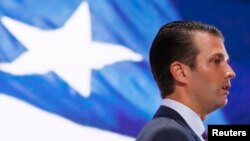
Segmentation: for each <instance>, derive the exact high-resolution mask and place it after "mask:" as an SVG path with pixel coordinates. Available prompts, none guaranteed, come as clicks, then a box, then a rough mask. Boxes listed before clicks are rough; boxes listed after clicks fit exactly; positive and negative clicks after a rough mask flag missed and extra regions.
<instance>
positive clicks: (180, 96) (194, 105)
mask: <svg viewBox="0 0 250 141" xmlns="http://www.w3.org/2000/svg"><path fill="white" fill-rule="evenodd" d="M166 98H169V99H173V100H175V101H178V102H180V103H182V104H184V105H186V106H187V107H189V108H190V109H192V110H193V111H194V112H195V113H196V114H197V115H199V117H200V118H201V120H202V121H204V120H205V118H206V116H207V113H206V112H204V110H203V109H202V106H201V105H199V102H197V100H193V99H192V98H191V97H190V96H189V95H188V93H185V92H181V91H177V90H175V92H174V93H172V94H170V95H169V96H166Z"/></svg>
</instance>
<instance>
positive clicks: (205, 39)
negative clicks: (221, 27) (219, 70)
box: [192, 32, 228, 59]
mask: <svg viewBox="0 0 250 141" xmlns="http://www.w3.org/2000/svg"><path fill="white" fill-rule="evenodd" d="M192 37H193V43H194V46H195V47H196V48H197V49H198V50H199V54H200V55H204V56H207V57H209V56H213V55H216V54H219V55H220V56H223V57H224V58H225V59H228V54H227V51H226V49H225V45H224V40H223V39H222V38H220V37H219V36H216V35H213V34H211V33H206V32H195V33H193V36H192ZM199 54H198V55H199Z"/></svg>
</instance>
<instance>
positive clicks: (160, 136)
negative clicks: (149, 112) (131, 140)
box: [136, 117, 190, 141]
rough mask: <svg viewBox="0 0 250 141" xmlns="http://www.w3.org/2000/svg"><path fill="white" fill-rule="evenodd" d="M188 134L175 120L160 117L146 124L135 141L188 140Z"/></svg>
mask: <svg viewBox="0 0 250 141" xmlns="http://www.w3.org/2000/svg"><path fill="white" fill-rule="evenodd" d="M189 136H190V135H189V134H188V132H187V131H186V129H185V128H184V127H183V126H182V125H181V124H179V123H178V122H176V121H175V120H173V119H170V118H167V117H160V118H155V119H153V120H151V121H150V122H149V123H148V124H146V126H144V128H143V129H142V130H141V132H140V133H139V135H138V136H137V139H136V141H173V140H178V141H189V139H188V138H189Z"/></svg>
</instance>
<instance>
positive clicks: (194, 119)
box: [162, 99, 205, 141]
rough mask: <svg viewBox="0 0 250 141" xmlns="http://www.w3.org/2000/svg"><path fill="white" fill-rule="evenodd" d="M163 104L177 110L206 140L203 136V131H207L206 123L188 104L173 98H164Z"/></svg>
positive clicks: (197, 133) (200, 136)
mask: <svg viewBox="0 0 250 141" xmlns="http://www.w3.org/2000/svg"><path fill="white" fill-rule="evenodd" d="M162 105H164V106H167V107H169V108H172V109H173V110H175V111H177V112H178V113H179V114H180V115H181V116H182V117H183V119H184V120H185V121H186V122H187V124H188V125H189V126H190V127H191V128H192V130H193V131H194V132H195V133H196V135H198V136H199V138H200V139H201V140H202V141H203V140H204V139H203V138H202V133H203V132H204V131H205V127H204V124H203V122H202V120H201V119H200V117H199V116H198V115H197V114H196V113H195V112H194V111H193V110H191V109H190V108H189V107H187V106H186V105H184V104H182V103H180V102H178V101H175V100H172V99H164V100H163V103H162Z"/></svg>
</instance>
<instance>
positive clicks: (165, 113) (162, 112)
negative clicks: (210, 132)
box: [154, 106, 200, 141]
mask: <svg viewBox="0 0 250 141" xmlns="http://www.w3.org/2000/svg"><path fill="white" fill-rule="evenodd" d="M159 117H168V118H171V119H173V120H175V121H177V122H178V123H179V124H181V125H182V126H183V127H184V128H186V129H187V130H189V131H190V132H191V133H192V135H193V136H194V137H195V138H196V140H197V141H200V138H199V137H198V136H197V135H196V134H195V132H194V131H193V130H192V128H191V127H190V126H189V125H188V124H187V122H186V121H185V120H184V119H183V117H182V116H181V115H180V114H179V113H178V112H176V111H175V110H173V109H171V108H169V107H166V106H160V108H159V109H158V110H157V112H156V113H155V115H154V118H159Z"/></svg>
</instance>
